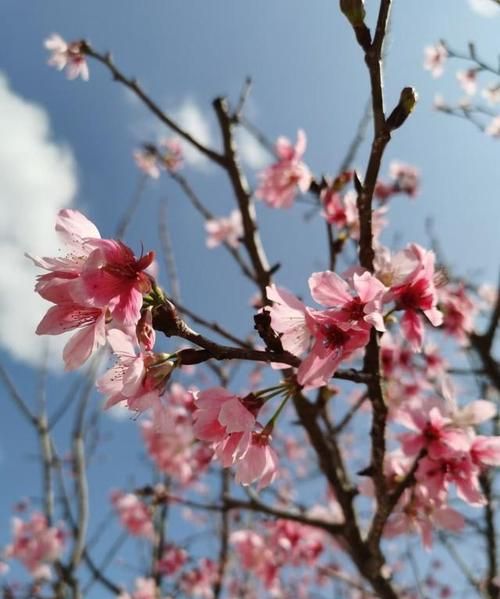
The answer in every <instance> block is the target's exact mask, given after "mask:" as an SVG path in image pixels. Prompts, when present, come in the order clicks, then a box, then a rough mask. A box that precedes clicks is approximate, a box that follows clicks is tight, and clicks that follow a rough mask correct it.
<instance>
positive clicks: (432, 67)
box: [424, 42, 448, 78]
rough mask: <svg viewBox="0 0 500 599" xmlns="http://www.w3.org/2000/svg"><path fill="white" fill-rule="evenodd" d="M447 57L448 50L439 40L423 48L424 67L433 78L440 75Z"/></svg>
mask: <svg viewBox="0 0 500 599" xmlns="http://www.w3.org/2000/svg"><path fill="white" fill-rule="evenodd" d="M447 58H448V50H447V49H446V48H445V47H444V45H443V44H442V43H441V42H438V43H437V44H436V45H435V46H427V48H425V50H424V69H425V70H426V71H430V72H431V75H432V76H433V77H435V78H437V77H441V75H442V74H443V71H444V65H445V63H446V59H447Z"/></svg>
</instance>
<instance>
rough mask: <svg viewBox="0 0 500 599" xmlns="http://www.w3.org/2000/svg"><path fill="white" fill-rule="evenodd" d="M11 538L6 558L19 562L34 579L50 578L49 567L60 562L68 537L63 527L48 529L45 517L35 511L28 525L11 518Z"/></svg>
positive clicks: (50, 527) (49, 527)
mask: <svg viewBox="0 0 500 599" xmlns="http://www.w3.org/2000/svg"><path fill="white" fill-rule="evenodd" d="M12 535H13V540H12V543H11V544H10V545H8V546H7V547H6V549H5V552H4V555H5V557H6V558H7V559H9V558H12V559H17V560H18V561H20V562H21V563H22V564H23V566H24V567H25V568H26V569H27V570H28V572H29V573H30V574H31V575H32V576H33V577H34V578H44V579H50V577H51V574H50V569H49V564H51V563H53V562H55V561H56V560H58V559H59V558H60V557H61V554H62V552H63V549H64V541H65V537H66V535H65V533H64V531H63V529H62V528H61V526H60V525H57V526H49V524H48V522H47V518H46V517H45V516H44V515H43V514H41V513H39V512H34V513H33V514H32V515H31V519H30V520H29V521H26V522H23V521H22V520H21V519H20V518H17V517H16V518H13V519H12Z"/></svg>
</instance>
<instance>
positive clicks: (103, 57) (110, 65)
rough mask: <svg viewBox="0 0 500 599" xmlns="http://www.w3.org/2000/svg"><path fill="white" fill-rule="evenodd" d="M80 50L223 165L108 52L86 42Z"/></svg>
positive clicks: (186, 138)
mask: <svg viewBox="0 0 500 599" xmlns="http://www.w3.org/2000/svg"><path fill="white" fill-rule="evenodd" d="M81 48H82V51H83V52H84V53H85V54H86V55H87V56H90V57H91V58H94V59H95V60H97V61H98V62H100V63H101V64H103V65H104V66H105V67H106V68H107V69H108V70H109V71H110V72H111V74H112V76H113V79H114V80H115V81H118V82H119V83H121V84H122V85H124V86H125V87H126V88H128V89H129V90H130V91H131V92H132V93H133V94H134V95H135V96H137V97H138V98H139V99H140V100H141V101H142V102H143V103H144V104H145V105H146V106H147V107H148V108H149V110H150V111H151V112H152V113H153V114H154V115H155V116H156V117H158V119H160V121H161V122H162V123H164V124H165V125H166V126H167V127H169V128H170V129H172V131H175V133H177V134H178V135H179V136H180V137H182V139H184V140H185V141H187V142H188V143H189V144H191V145H192V146H193V147H195V148H196V149H197V150H198V151H199V152H201V154H203V155H204V156H206V157H207V158H209V159H210V160H212V161H213V162H215V163H216V164H220V165H221V166H222V165H223V162H224V159H223V157H222V156H221V155H220V154H219V153H218V152H216V151H215V150H212V149H210V148H207V147H206V146H204V145H203V144H202V143H200V142H199V141H198V140H197V139H195V138H194V137H193V136H192V135H191V134H190V133H188V132H187V131H186V130H185V129H183V128H182V127H180V126H179V125H178V124H177V123H176V122H175V121H174V120H173V119H171V118H170V117H169V116H168V115H167V114H166V113H165V112H163V110H161V108H160V107H159V106H158V105H157V104H156V103H155V102H154V101H153V100H152V99H151V98H150V97H149V96H148V95H147V94H146V92H145V91H144V90H143V89H142V87H141V86H140V85H139V84H138V83H137V81H136V80H135V79H130V78H127V77H126V76H125V75H124V74H123V73H122V72H121V71H120V70H119V69H118V67H117V66H116V65H115V63H114V62H113V60H112V58H111V55H110V54H100V53H99V52H97V51H96V50H94V49H93V48H92V47H91V45H90V44H89V43H88V42H86V41H82V42H81Z"/></svg>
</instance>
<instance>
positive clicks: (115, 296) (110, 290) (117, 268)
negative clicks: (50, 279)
mask: <svg viewBox="0 0 500 599" xmlns="http://www.w3.org/2000/svg"><path fill="white" fill-rule="evenodd" d="M94 243H95V246H96V249H95V250H94V251H93V252H92V254H90V256H89V257H88V259H87V261H86V262H85V265H84V268H83V270H82V273H81V275H80V277H79V279H78V283H79V285H78V287H76V288H75V291H74V294H75V295H76V296H78V299H84V300H86V301H91V302H93V303H94V304H95V305H97V306H108V307H109V310H110V312H111V313H112V315H113V317H114V318H115V319H116V320H117V321H118V322H121V323H123V324H124V325H130V324H136V323H137V321H138V320H139V318H140V311H141V306H142V296H143V294H146V293H149V291H150V290H151V280H150V278H149V276H148V275H147V274H146V273H145V272H144V271H145V270H146V269H147V268H148V266H150V264H151V263H152V262H153V260H154V252H149V253H147V254H146V255H145V256H142V257H141V258H139V259H137V258H136V257H135V256H134V254H133V252H132V250H131V249H130V248H129V247H127V246H126V245H125V244H124V243H122V242H121V241H115V240H111V239H101V240H96V241H95V242H94ZM75 299H76V298H75Z"/></svg>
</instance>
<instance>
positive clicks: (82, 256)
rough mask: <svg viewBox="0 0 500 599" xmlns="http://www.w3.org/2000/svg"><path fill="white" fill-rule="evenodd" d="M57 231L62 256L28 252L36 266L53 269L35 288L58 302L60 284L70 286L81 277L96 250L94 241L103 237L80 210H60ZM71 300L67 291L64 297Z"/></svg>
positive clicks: (57, 218) (52, 300)
mask: <svg viewBox="0 0 500 599" xmlns="http://www.w3.org/2000/svg"><path fill="white" fill-rule="evenodd" d="M55 230H56V233H57V236H58V237H59V239H60V241H61V243H62V244H63V245H64V247H65V250H66V254H65V255H64V256H63V257H60V258H48V257H45V258H40V257H39V256H32V255H31V254H26V256H27V257H28V258H30V259H31V260H32V261H33V262H34V264H35V265H36V266H39V267H40V268H43V269H45V270H48V271H50V272H49V273H48V274H46V275H41V276H39V277H38V279H37V280H38V283H37V285H36V287H35V291H37V292H38V293H39V294H40V295H41V296H42V297H43V298H44V299H47V300H48V301H51V302H54V303H57V302H58V297H59V295H58V290H59V288H60V287H66V286H69V283H70V281H71V280H72V279H75V278H78V276H79V275H80V274H81V272H82V270H83V267H84V265H85V262H86V261H87V259H88V257H89V256H90V254H91V253H92V252H93V251H94V249H95V246H94V245H93V242H94V241H95V240H97V239H100V238H101V235H100V233H99V231H98V230H97V227H96V226H95V225H94V223H92V222H91V221H89V220H88V219H87V218H86V217H85V216H84V215H83V214H82V213H81V212H78V211H77V210H70V209H63V210H60V211H59V212H58V214H57V217H56V226H55ZM63 299H64V300H67V299H68V293H66V295H65V296H64V298H63Z"/></svg>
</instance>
